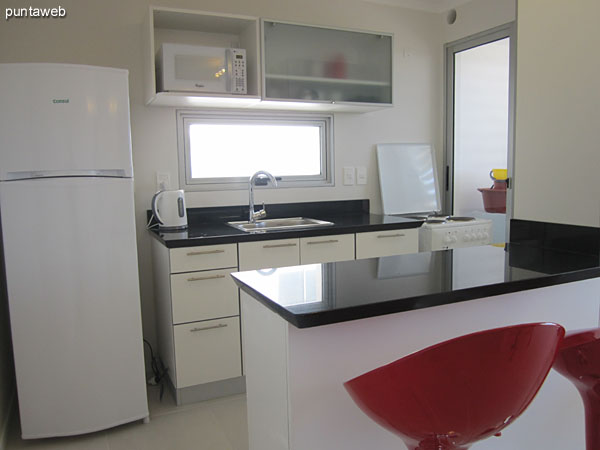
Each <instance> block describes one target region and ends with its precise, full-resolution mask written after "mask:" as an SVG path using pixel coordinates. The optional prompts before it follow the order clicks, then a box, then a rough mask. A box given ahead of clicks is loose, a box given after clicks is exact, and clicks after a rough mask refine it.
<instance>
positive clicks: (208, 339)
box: [173, 317, 242, 389]
mask: <svg viewBox="0 0 600 450" xmlns="http://www.w3.org/2000/svg"><path fill="white" fill-rule="evenodd" d="M173 334H174V337H175V365H176V372H177V386H176V387H177V388H178V389H181V388H184V387H187V386H193V385H196V384H202V383H210V382H212V381H218V380H226V379H228V378H234V377H239V376H241V375H242V358H241V345H240V320H239V317H230V318H227V319H218V320H206V321H204V322H195V323H188V324H183V325H175V326H174V327H173Z"/></svg>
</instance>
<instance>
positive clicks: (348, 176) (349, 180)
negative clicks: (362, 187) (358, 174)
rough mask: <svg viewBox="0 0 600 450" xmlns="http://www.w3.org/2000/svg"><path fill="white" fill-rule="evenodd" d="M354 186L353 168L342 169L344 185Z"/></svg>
mask: <svg viewBox="0 0 600 450" xmlns="http://www.w3.org/2000/svg"><path fill="white" fill-rule="evenodd" d="M353 184H354V167H344V185H345V186H352V185H353Z"/></svg>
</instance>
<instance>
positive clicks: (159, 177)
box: [156, 172, 171, 191]
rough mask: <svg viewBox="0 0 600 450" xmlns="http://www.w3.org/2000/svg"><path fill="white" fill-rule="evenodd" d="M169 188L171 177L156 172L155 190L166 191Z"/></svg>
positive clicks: (167, 173)
mask: <svg viewBox="0 0 600 450" xmlns="http://www.w3.org/2000/svg"><path fill="white" fill-rule="evenodd" d="M170 188H171V175H170V174H169V172H156V190H157V191H166V190H169V189H170Z"/></svg>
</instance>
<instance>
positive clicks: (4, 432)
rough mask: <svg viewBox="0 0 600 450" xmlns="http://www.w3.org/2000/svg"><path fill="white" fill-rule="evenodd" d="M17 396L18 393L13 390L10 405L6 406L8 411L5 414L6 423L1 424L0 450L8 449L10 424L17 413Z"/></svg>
mask: <svg viewBox="0 0 600 450" xmlns="http://www.w3.org/2000/svg"><path fill="white" fill-rule="evenodd" d="M16 398H17V396H16V393H15V392H14V391H13V393H12V396H11V398H10V401H9V402H8V407H7V408H6V409H7V412H6V415H5V416H4V423H2V424H0V450H6V449H7V444H8V433H9V431H10V429H9V426H10V421H11V420H12V419H13V415H14V413H15V406H16Z"/></svg>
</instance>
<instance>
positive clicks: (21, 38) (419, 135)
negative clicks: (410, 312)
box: [0, 0, 443, 383]
mask: <svg viewBox="0 0 600 450" xmlns="http://www.w3.org/2000/svg"><path fill="white" fill-rule="evenodd" d="M150 1H151V0H127V1H121V0H104V1H83V0H61V2H60V4H61V6H62V7H63V8H65V9H66V10H67V17H66V18H65V19H45V20H41V19H21V20H17V19H13V20H10V21H8V22H7V21H5V20H4V8H5V7H22V6H23V2H22V1H21V0H2V8H0V15H1V16H2V17H1V19H0V20H2V22H1V26H0V62H31V61H40V62H63V63H77V64H92V65H99V66H114V67H122V68H126V69H128V70H129V73H130V76H129V80H130V94H131V122H132V123H131V126H132V140H133V163H134V175H135V200H136V218H137V223H138V253H139V262H140V284H141V293H142V315H143V325H144V334H145V336H147V337H149V338H150V340H151V341H152V342H154V341H155V323H154V301H153V285H152V284H153V283H152V276H151V261H150V248H149V247H150V245H149V243H150V240H149V239H150V238H149V236H148V234H147V232H146V230H145V228H144V227H145V222H146V219H145V211H146V209H147V208H148V207H149V206H150V199H151V196H152V194H153V193H154V191H155V188H156V186H155V172H156V171H167V172H170V174H171V180H172V182H175V180H177V179H178V177H177V150H176V142H177V138H176V127H175V109H174V108H165V107H146V106H144V100H143V98H142V97H143V73H142V67H143V65H142V21H143V18H144V16H145V14H146V13H147V6H148V4H149V2H150ZM152 4H154V5H162V6H169V7H175V8H185V9H197V10H206V11H218V12H226V13H236V14H245V15H252V16H259V17H267V18H272V19H281V20H291V21H296V22H303V23H312V24H317V25H331V26H337V27H349V28H355V29H366V30H377V31H379V30H380V31H385V32H392V33H394V34H395V52H396V54H395V55H394V56H395V69H396V78H395V80H394V81H395V87H394V89H395V91H394V95H395V101H396V105H397V106H395V107H394V108H390V109H386V110H382V111H377V112H372V113H368V114H336V117H335V168H336V174H335V175H336V179H337V180H338V181H337V183H336V186H335V187H330V188H312V189H279V190H277V189H269V190H262V191H261V192H260V193H259V194H258V200H259V201H263V200H264V201H266V202H267V203H268V202H289V201H314V200H336V199H360V198H369V199H370V200H371V203H372V207H373V209H374V210H375V211H378V210H379V211H380V210H381V201H380V197H379V184H378V178H377V171H376V159H375V149H374V145H375V144H376V143H380V142H397V141H407V142H432V143H433V144H434V145H435V147H436V148H438V149H440V148H441V140H442V133H441V126H440V124H441V123H442V110H443V108H442V85H443V83H442V81H443V79H442V59H443V58H442V51H443V46H442V37H441V35H442V30H441V27H440V20H439V15H436V14H433V13H425V12H418V11H412V10H406V9H401V8H395V7H390V6H384V5H374V4H370V3H366V2H362V1H360V0H329V1H326V2H323V1H321V0H253V1H248V0H202V1H198V0H170V1H168V0H162V1H159V0H156V1H152ZM33 6H36V7H55V6H57V3H56V1H55V0H39V1H38V2H36V4H35V5H33ZM404 49H408V50H409V51H408V52H406V53H407V54H409V55H410V56H408V57H404V54H405V52H404ZM344 166H366V167H367V169H368V184H367V185H366V186H342V185H341V182H340V181H339V180H341V179H342V176H341V172H342V167H344ZM186 200H187V204H188V207H202V206H214V205H231V204H245V203H246V202H247V193H246V192H245V191H226V192H204V193H188V194H187V195H186ZM0 383H1V380H0Z"/></svg>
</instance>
